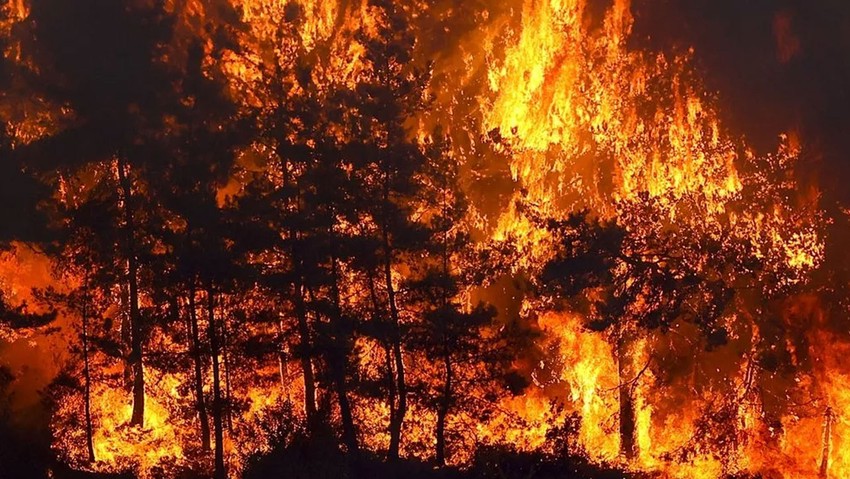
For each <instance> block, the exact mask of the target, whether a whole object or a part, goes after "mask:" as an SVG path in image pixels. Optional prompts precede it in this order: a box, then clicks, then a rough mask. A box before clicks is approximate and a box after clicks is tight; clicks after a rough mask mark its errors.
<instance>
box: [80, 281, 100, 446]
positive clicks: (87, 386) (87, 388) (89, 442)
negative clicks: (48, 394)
mask: <svg viewBox="0 0 850 479" xmlns="http://www.w3.org/2000/svg"><path fill="white" fill-rule="evenodd" d="M84 288H86V290H85V291H84V293H83V311H82V323H83V324H82V326H83V328H82V329H83V331H82V340H83V380H84V381H85V383H84V384H83V394H85V418H86V449H87V451H88V453H89V462H95V461H96V460H97V459H96V458H95V455H94V440H93V439H92V421H91V373H90V370H89V330H88V328H89V317H88V273H86V284H85V285H84Z"/></svg>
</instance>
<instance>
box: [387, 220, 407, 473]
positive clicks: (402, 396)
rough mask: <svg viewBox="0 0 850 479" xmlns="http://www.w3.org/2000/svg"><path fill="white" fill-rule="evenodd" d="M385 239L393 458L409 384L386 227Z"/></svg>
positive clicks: (391, 451) (397, 446)
mask: <svg viewBox="0 0 850 479" xmlns="http://www.w3.org/2000/svg"><path fill="white" fill-rule="evenodd" d="M383 240H384V256H385V258H384V281H385V282H386V288H387V303H388V305H389V309H390V320H391V327H392V332H391V335H390V340H391V341H392V351H393V359H394V361H395V372H396V389H397V394H398V407H396V409H395V414H394V415H393V416H392V417H391V418H390V447H389V450H388V451H387V457H388V458H389V459H391V460H392V459H398V452H399V448H400V446H401V431H402V428H403V426H404V416H405V414H407V384H406V382H405V377H404V356H403V354H402V351H401V331H400V322H399V314H398V304H397V303H396V296H395V287H394V286H393V276H392V247H391V246H390V239H389V235H388V234H387V231H386V228H384V231H383Z"/></svg>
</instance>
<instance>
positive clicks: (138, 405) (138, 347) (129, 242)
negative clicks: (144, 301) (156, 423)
mask: <svg viewBox="0 0 850 479" xmlns="http://www.w3.org/2000/svg"><path fill="white" fill-rule="evenodd" d="M117 169H118V182H119V185H120V187H121V192H122V196H121V200H122V203H123V208H122V209H123V213H124V255H125V258H126V260H127V287H128V289H129V302H130V304H129V307H130V308H129V319H130V357H129V358H128V360H129V363H130V364H131V366H132V368H133V413H132V416H131V418H130V424H133V425H137V426H144V424H145V375H144V360H143V356H142V343H143V338H142V335H143V327H142V317H141V312H140V311H139V264H138V258H137V256H136V255H137V252H136V239H135V235H136V227H135V217H134V213H133V192H132V184H131V179H130V177H129V175H128V172H127V171H126V169H125V162H124V161H123V160H122V158H121V157H120V155H119V156H118V161H117Z"/></svg>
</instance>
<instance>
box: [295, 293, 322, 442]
mask: <svg viewBox="0 0 850 479" xmlns="http://www.w3.org/2000/svg"><path fill="white" fill-rule="evenodd" d="M294 296H295V297H294V299H295V316H296V317H297V320H298V336H299V338H298V341H299V344H298V349H299V351H298V359H299V362H300V364H301V374H302V376H303V377H304V415H305V416H306V418H307V432H308V433H309V434H314V433H315V432H316V428H317V426H318V418H319V413H318V409H317V407H316V379H315V376H314V374H313V359H312V358H313V346H312V341H311V339H310V325H309V323H308V322H307V308H306V307H305V305H304V291H303V286H302V284H301V280H300V279H299V280H297V281H296V285H295V295H294Z"/></svg>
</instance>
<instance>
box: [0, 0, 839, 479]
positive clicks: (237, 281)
mask: <svg viewBox="0 0 850 479" xmlns="http://www.w3.org/2000/svg"><path fill="white" fill-rule="evenodd" d="M31 1H32V4H33V5H32V6H30V5H29V4H28V3H29V2H27V1H23V0H21V1H17V2H12V3H10V4H8V5H5V6H4V7H3V8H5V9H6V12H5V16H6V18H5V20H6V21H5V22H4V23H3V28H2V30H3V35H4V36H5V38H6V42H5V44H4V47H5V48H6V55H5V56H6V58H7V61H9V62H11V63H13V64H15V65H17V66H18V67H19V68H20V69H21V70H22V71H26V72H28V74H29V75H31V77H32V78H45V77H47V78H51V79H52V78H54V76H55V78H56V85H53V86H55V88H54V89H52V90H51V89H49V88H47V89H45V92H44V93H42V92H37V91H36V88H37V87H36V86H32V87H29V86H26V80H24V79H23V78H27V79H28V78H31V77H30V76H22V77H21V78H22V80H20V81H15V82H11V83H13V84H14V88H17V89H26V88H32V89H33V90H32V91H33V92H36V93H33V98H34V99H35V100H33V101H31V102H20V104H18V103H16V102H12V103H13V104H14V105H15V106H14V107H10V106H9V101H8V100H7V99H4V100H3V105H2V111H0V114H2V115H3V117H4V121H5V122H6V123H7V125H10V127H9V128H7V132H6V134H7V135H8V136H9V138H10V139H9V141H8V143H9V147H8V151H9V152H10V154H11V155H12V157H13V158H21V159H22V160H21V161H22V162H23V163H25V164H26V162H29V161H32V162H33V166H32V167H27V168H26V170H27V171H28V172H30V173H32V174H33V175H34V176H35V177H36V178H38V180H39V182H40V183H41V184H42V185H44V186H46V187H47V189H48V190H49V191H48V192H47V193H45V194H44V197H43V198H42V199H41V200H40V203H39V210H40V211H43V212H45V218H46V219H45V220H44V222H45V230H48V231H51V232H53V233H52V234H48V235H46V236H47V237H48V238H49V239H48V240H44V241H35V240H32V241H31V240H29V239H25V238H21V239H18V238H11V241H7V243H8V244H9V245H10V246H9V247H8V248H7V251H6V253H4V259H3V264H2V265H0V269H2V271H0V273H2V282H0V286H2V288H3V297H2V299H3V300H4V301H5V302H7V303H8V304H9V305H10V307H4V309H3V311H4V312H7V313H9V314H10V315H11V316H12V317H17V316H23V317H25V316H27V314H30V313H32V314H48V313H49V312H51V311H54V312H56V313H57V316H56V318H55V319H53V320H52V321H51V322H50V323H49V324H47V325H45V324H39V325H38V326H32V327H30V326H25V327H22V326H21V325H20V324H16V322H15V321H14V320H12V321H9V325H8V326H7V324H6V322H4V321H5V320H4V318H0V338H4V339H7V340H8V341H9V342H13V341H16V342H18V343H17V344H19V343H20V342H21V341H30V342H32V343H33V344H36V345H38V344H40V343H46V342H48V340H47V339H45V338H52V339H51V341H57V340H56V339H55V338H57V337H58V338H60V339H59V340H58V342H59V343H60V344H59V346H55V345H54V348H58V349H61V350H62V353H61V355H59V356H60V357H61V366H59V368H60V369H61V370H60V371H58V372H56V371H53V372H52V373H53V374H55V378H54V379H53V381H52V382H51V384H50V386H49V387H47V388H45V392H44V395H45V396H46V397H47V398H48V399H49V400H48V401H46V403H48V404H49V406H47V407H48V408H49V411H48V413H49V415H50V421H49V422H50V424H49V427H50V431H51V434H50V436H51V441H52V443H51V450H52V452H53V453H54V454H55V456H56V457H57V458H58V461H59V462H60V463H62V464H65V465H67V466H68V467H71V468H73V469H79V470H85V471H95V472H108V473H120V472H126V471H132V472H133V473H134V474H136V475H137V476H138V477H142V478H148V477H151V478H152V477H177V476H178V475H179V474H184V473H186V471H192V472H193V473H196V474H200V475H201V476H203V475H204V474H209V475H214V476H215V477H217V478H223V477H242V474H243V473H245V474H247V473H248V472H247V471H250V470H251V467H252V466H251V465H252V464H254V465H255V464H256V458H258V457H265V456H267V455H270V454H274V453H275V451H276V450H278V449H279V448H281V447H283V446H286V445H287V444H289V443H293V442H295V441H297V440H298V439H295V438H298V437H306V438H308V440H313V441H316V442H318V441H319V440H318V439H317V438H319V437H324V436H323V435H327V436H329V437H331V438H333V441H334V443H335V445H338V447H339V448H341V449H342V450H344V451H345V453H346V454H348V455H350V456H352V457H360V456H374V457H381V458H385V460H386V461H388V462H392V461H394V460H397V459H398V457H402V458H407V459H410V460H415V461H421V462H422V463H426V464H429V465H433V466H436V467H456V468H458V469H459V470H467V469H468V468H470V467H475V466H474V464H477V462H476V461H477V460H478V459H477V458H480V457H481V456H480V454H481V452H482V451H485V450H493V449H498V448H502V449H503V450H507V451H511V452H512V453H514V454H523V453H528V454H541V455H542V456H543V457H550V458H551V457H577V458H582V459H583V460H587V461H589V463H591V464H594V465H599V467H610V468H617V469H619V470H623V471H627V472H628V473H633V474H636V475H638V476H636V477H639V475H640V474H647V475H654V476H653V477H665V478H671V479H672V478H675V479H686V478H700V479H715V478H725V477H750V476H747V475H752V477H755V475H761V477H764V478H771V479H773V478H783V479H790V478H812V479H814V478H819V479H825V478H844V477H850V428H848V422H847V418H848V417H850V365H848V364H847V360H846V359H845V358H847V357H848V351H850V341H848V339H847V338H846V337H845V336H842V335H841V334H840V333H839V332H836V331H834V330H833V328H832V327H831V326H830V323H829V320H828V315H829V314H842V313H843V312H844V311H843V310H838V309H837V307H836V306H830V307H827V306H826V304H827V303H829V304H830V305H831V304H832V303H840V301H832V300H828V299H825V298H824V297H823V295H825V294H826V293H824V292H823V291H824V288H823V287H822V286H823V285H822V283H823V282H824V280H823V279H818V278H819V273H820V272H821V271H822V270H823V269H824V263H825V258H826V256H827V253H826V241H827V240H826V238H827V231H828V226H829V225H830V224H832V221H833V219H832V218H830V217H829V214H828V213H827V211H826V209H825V207H824V205H822V204H821V203H822V194H821V192H820V190H819V189H818V187H817V185H816V184H814V182H813V181H811V180H810V178H809V176H807V172H806V171H803V170H804V169H805V168H809V167H810V164H809V163H806V162H805V161H806V160H805V158H808V157H811V156H816V155H817V151H814V150H813V148H814V147H812V146H811V145H810V144H809V143H807V138H805V137H802V135H801V133H800V132H799V131H797V130H793V129H789V130H788V131H784V132H776V141H775V145H776V146H775V149H774V151H770V152H762V151H757V150H756V148H755V147H754V146H752V145H751V144H750V143H749V142H748V140H747V138H746V137H745V136H744V135H743V134H742V133H741V132H738V131H735V130H734V129H733V128H732V127H731V126H730V125H728V124H726V123H725V122H724V118H726V116H724V115H722V114H721V112H722V110H721V109H722V102H721V101H720V100H719V99H718V97H717V95H716V94H715V93H712V92H710V91H709V89H708V87H706V86H705V83H704V82H703V80H702V78H701V71H700V68H699V64H698V61H697V60H696V58H698V56H699V52H698V51H695V50H694V49H693V48H690V47H687V48H681V47H680V48H671V49H669V50H665V51H652V50H650V49H648V48H647V49H640V48H638V47H637V46H636V44H637V42H634V33H633V29H634V25H635V22H636V19H635V16H634V15H635V11H636V9H637V6H636V5H633V4H632V3H631V2H630V1H629V0H613V1H610V2H591V1H589V0H512V1H511V2H501V1H492V2H491V1H484V2H459V1H458V2H450V1H445V2H443V1H425V0H421V1H420V0H411V1H409V2H407V1H406V2H393V1H378V0H374V1H373V0H334V1H328V0H298V1H290V2H285V1H278V0H229V1H224V0H222V1H214V0H168V1H166V2H164V4H162V5H160V2H147V1H135V2H134V1H127V2H120V3H122V4H125V3H126V5H125V7H126V9H124V10H121V8H118V9H117V10H116V12H113V13H114V14H115V15H117V16H118V17H121V18H124V17H122V15H126V16H127V17H128V18H130V19H131V20H128V22H129V23H128V24H130V25H135V24H134V23H133V20H132V19H133V18H142V17H144V18H145V19H146V22H147V23H145V22H140V23H141V24H142V25H144V28H145V29H148V30H144V31H153V30H155V28H154V27H152V26H151V25H152V22H153V23H156V22H162V24H163V25H167V28H165V30H167V32H168V34H167V35H163V36H161V38H153V36H154V35H153V34H151V35H152V39H146V40H139V42H140V44H144V42H145V41H149V43H150V45H151V46H152V47H151V48H150V50H151V51H144V52H143V54H141V55H139V58H142V60H143V61H142V63H145V62H147V63H145V64H146V65H147V64H151V65H154V67H152V71H157V72H160V71H161V72H165V73H163V76H162V78H164V79H160V78H159V77H156V78H157V79H159V80H161V81H162V84H159V85H157V86H156V87H151V89H153V90H156V88H160V87H162V86H163V85H165V86H168V87H170V88H172V89H173V91H169V93H168V94H163V93H161V92H158V91H154V93H153V94H151V95H150V96H144V95H143V94H142V93H138V92H137V91H136V90H133V89H132V88H138V90H139V91H142V92H144V93H145V94H147V93H149V92H147V90H145V88H146V87H145V86H133V87H127V88H126V91H125V90H122V89H121V88H116V91H120V94H121V95H126V97H127V98H131V99H133V100H137V99H138V98H147V99H149V100H151V101H156V102H160V103H161V107H160V106H159V103H158V104H157V105H155V106H151V107H149V106H147V105H144V104H140V103H137V102H135V101H128V104H127V105H120V108H116V112H111V113H110V115H112V116H110V115H104V118H106V120H103V119H102V118H99V117H98V113H97V112H95V113H92V111H93V110H94V108H95V107H98V106H99V103H98V100H94V99H91V98H90V96H89V92H86V91H85V87H84V86H82V87H80V86H78V85H77V84H75V79H74V75H78V76H79V78H86V77H85V73H79V72H76V71H74V69H73V68H68V67H66V66H64V64H65V63H67V60H65V61H63V60H62V59H59V60H57V58H56V57H55V55H54V56H51V55H49V54H45V53H44V52H45V51H50V48H54V49H56V48H57V47H56V46H55V45H52V44H51V45H52V46H44V45H42V44H41V43H39V42H44V44H45V45H47V44H49V42H48V41H46V40H44V38H46V37H48V36H49V34H47V33H44V30H40V29H41V28H49V27H43V25H44V24H47V25H49V20H50V15H47V14H45V13H44V12H45V11H46V10H45V9H49V8H50V7H51V3H52V2H51V1H50V0H31ZM54 3H55V2H54ZM84 3H85V5H87V6H88V7H92V6H94V7H96V6H98V5H100V4H101V3H102V2H99V1H97V0H86V1H85V2H84ZM600 5H601V6H600ZM88 7H87V8H88ZM119 10H121V11H119ZM86 14H91V12H88V11H87V10H85V8H83V13H81V15H83V16H85V15H86ZM163 18H167V20H163ZM777 18H778V20H777V21H776V26H775V27H774V28H778V30H777V32H776V35H777V39H776V41H777V43H778V46H777V48H778V50H779V51H778V53H777V59H776V61H777V62H781V63H787V62H791V61H794V58H796V57H799V56H801V55H804V54H805V52H804V51H803V50H802V48H803V47H802V46H801V44H800V41H799V40H798V39H796V38H795V37H794V36H793V35H794V33H793V18H792V17H790V16H789V14H787V13H783V14H782V15H781V16H778V17H777ZM72 21H73V20H72ZM39 22H41V23H39ZM156 28H160V26H159V24H158V23H157V24H156ZM31 31H35V32H36V33H35V34H33V35H34V36H33V37H32V38H30V37H29V36H28V35H29V34H30V32H31ZM128 43H129V44H128V45H126V48H128V51H131V52H134V53H137V51H136V50H137V49H139V48H141V47H139V45H136V44H135V43H132V42H128ZM33 45H35V46H33ZM81 45H86V42H84V41H83V42H81ZM145 45H147V44H145ZM68 48H73V46H70V47H68ZM116 48H119V47H116ZM58 51H60V52H61V51H62V50H61V48H59V49H58ZM116 51H119V50H116ZM113 53H114V52H113ZM137 60H138V59H137ZM103 61H109V58H107V59H106V60H103ZM115 61H117V60H115ZM95 63H97V62H96V61H95ZM63 69H65V70H67V71H65V70H63ZM139 74H140V75H142V74H144V73H139ZM151 78H154V76H152V77H151ZM19 83H20V84H19ZM43 83H45V82H43V81H42V82H35V83H34V84H36V85H38V87H40V86H41V85H42V84H43ZM47 83H49V82H47ZM106 83H108V81H106V82H105V84H106ZM74 88H78V89H79V90H80V91H82V92H83V93H80V94H78V95H77V96H73V95H72V94H70V93H67V92H69V91H70V92H76V90H74ZM10 92H11V93H10V95H11V94H13V93H15V91H13V90H12V87H10ZM56 92H60V94H59V95H58V96H57V94H56ZM62 94H65V95H66V97H65V98H64V99H63V97H62V96H61V95H62ZM134 95H136V96H134ZM115 97H116V98H118V97H119V93H116V94H115ZM137 97H138V98H137ZM120 98H124V97H120ZM86 102H89V103H86ZM24 103H26V104H24ZM80 105H83V106H85V107H90V109H91V110H92V111H89V110H86V108H84V107H83V106H80ZM91 105H94V107H92V106H91ZM222 105H224V106H222ZM157 108H159V109H157ZM151 110H152V111H151ZM125 117H126V118H129V119H128V120H126V121H127V124H129V125H131V126H130V127H128V128H127V130H126V131H124V130H121V132H120V133H110V139H109V140H104V144H105V143H107V142H112V143H109V145H110V146H106V147H99V146H92V144H94V143H97V144H100V143H99V141H97V138H98V137H97V135H95V136H93V137H86V138H85V139H84V140H80V141H79V143H73V141H74V140H73V138H74V135H84V134H85V131H86V126H87V125H88V124H89V123H90V124H95V125H104V124H107V123H109V122H112V121H115V120H114V119H115V118H125ZM92 118H96V119H98V121H101V123H97V122H96V121H95V120H92ZM86 122H89V123H86ZM789 123H791V122H789ZM80 125H83V126H82V127H81V126H80ZM116 131H117V130H116ZM69 132H70V133H69ZM80 132H83V133H80ZM68 138H72V140H70V141H71V143H67V144H66V143H62V142H63V141H69V140H68ZM92 138H94V140H93V139H92ZM113 138H117V139H113ZM92 142H94V143H92ZM68 144H73V145H76V146H75V147H74V148H77V149H73V148H70V147H68V146H67V145H68ZM80 145H82V146H80ZM4 151H5V150H4ZM68 152H70V153H68ZM74 155H77V156H78V157H79V158H76V157H75V158H69V157H70V156H74ZM37 162H42V163H39V165H40V166H35V164H36V163H37ZM44 162H47V164H49V165H50V166H47V167H45V166H43V164H44ZM54 163H55V166H54ZM207 170H209V171H207ZM187 172H198V174H196V175H194V174H188V173H187ZM56 231H60V233H56ZM69 255H71V256H69ZM70 257H73V259H68V258H70ZM47 265H50V266H47ZM820 276H824V275H823V274H821V275H820ZM830 301H832V302H830ZM17 306H20V307H18V308H17V309H15V307H17ZM841 307H843V308H846V304H842V305H841ZM16 315H17V316H16ZM25 322H26V321H25V320H24V319H22V320H21V321H19V322H18V323H25ZM45 328H58V332H56V331H52V332H51V333H46V332H45V331H44V330H45ZM0 359H2V357H0ZM0 384H2V383H0ZM254 467H256V465H255V466H254ZM187 477H188V476H187ZM255 477H256V476H255ZM565 477H568V476H565Z"/></svg>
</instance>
